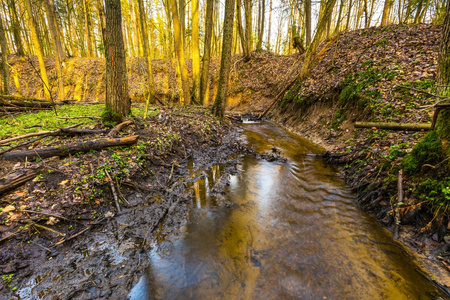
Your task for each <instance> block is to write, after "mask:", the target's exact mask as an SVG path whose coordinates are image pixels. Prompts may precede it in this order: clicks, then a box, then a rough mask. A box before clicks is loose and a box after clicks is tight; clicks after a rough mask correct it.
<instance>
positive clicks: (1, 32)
mask: <svg viewBox="0 0 450 300" xmlns="http://www.w3.org/2000/svg"><path fill="white" fill-rule="evenodd" d="M0 50H1V51H2V65H1V66H2V79H3V80H2V86H3V89H2V90H3V93H4V94H9V68H8V45H7V44H6V35H5V28H4V27H3V21H2V17H1V15H0Z"/></svg>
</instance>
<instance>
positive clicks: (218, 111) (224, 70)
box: [212, 0, 235, 118]
mask: <svg viewBox="0 0 450 300" xmlns="http://www.w3.org/2000/svg"><path fill="white" fill-rule="evenodd" d="M234 6H235V0H226V1H225V20H224V22H223V42H222V58H221V61H220V73H219V83H218V88H217V95H216V100H215V101H214V105H213V108H212V111H213V113H214V115H215V116H217V117H219V118H223V117H224V114H225V103H226V98H227V92H228V77H229V75H230V69H231V48H232V45H233V19H234Z"/></svg>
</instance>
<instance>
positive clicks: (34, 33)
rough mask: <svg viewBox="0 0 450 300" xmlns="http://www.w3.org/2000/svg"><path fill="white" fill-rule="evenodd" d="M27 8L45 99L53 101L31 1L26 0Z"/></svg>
mask: <svg viewBox="0 0 450 300" xmlns="http://www.w3.org/2000/svg"><path fill="white" fill-rule="evenodd" d="M25 6H26V10H27V12H28V24H29V26H30V29H31V39H32V41H33V44H34V48H35V51H36V55H37V58H38V61H39V69H40V71H41V79H42V82H43V84H44V95H45V99H47V100H50V99H51V95H50V90H49V87H50V86H49V84H48V78H47V71H46V70H45V64H44V55H43V54H42V49H41V44H40V42H39V35H38V31H37V28H36V23H35V21H34V18H33V10H32V7H31V2H30V0H25Z"/></svg>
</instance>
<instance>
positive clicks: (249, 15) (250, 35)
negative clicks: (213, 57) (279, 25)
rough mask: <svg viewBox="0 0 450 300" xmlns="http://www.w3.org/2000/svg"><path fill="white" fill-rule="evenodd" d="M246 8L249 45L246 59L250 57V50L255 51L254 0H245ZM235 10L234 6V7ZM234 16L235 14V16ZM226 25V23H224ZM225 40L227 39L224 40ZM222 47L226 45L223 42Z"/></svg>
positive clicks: (246, 28)
mask: <svg viewBox="0 0 450 300" xmlns="http://www.w3.org/2000/svg"><path fill="white" fill-rule="evenodd" d="M244 8H245V41H246V47H247V56H246V59H247V60H248V59H250V52H252V51H253V25H252V24H253V14H252V11H253V3H252V0H244ZM233 12H234V8H233ZM233 17H234V16H233ZM224 26H225V25H224ZM224 41H225V40H224ZM222 47H224V45H223V43H222Z"/></svg>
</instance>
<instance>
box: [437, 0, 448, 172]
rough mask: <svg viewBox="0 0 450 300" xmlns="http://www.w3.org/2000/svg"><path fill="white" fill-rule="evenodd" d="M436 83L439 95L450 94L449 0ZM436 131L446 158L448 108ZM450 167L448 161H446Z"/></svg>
mask: <svg viewBox="0 0 450 300" xmlns="http://www.w3.org/2000/svg"><path fill="white" fill-rule="evenodd" d="M438 64H439V70H438V73H439V75H438V83H439V85H440V86H442V87H441V90H440V94H441V96H446V97H448V96H450V87H449V86H450V1H448V2H447V10H446V13H445V19H444V26H443V28H442V33H441V43H440V45H439V56H438ZM435 130H436V132H437V134H438V136H439V138H440V140H441V143H442V147H443V150H444V154H445V156H446V158H449V157H450V109H444V110H442V111H441V113H440V114H439V116H438V119H437V122H436V129H435ZM447 166H448V167H450V162H447Z"/></svg>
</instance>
